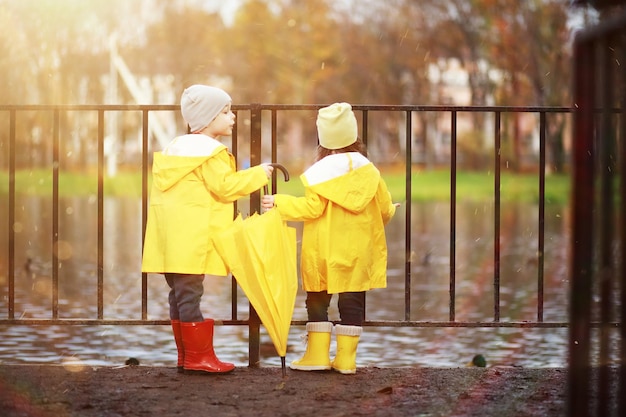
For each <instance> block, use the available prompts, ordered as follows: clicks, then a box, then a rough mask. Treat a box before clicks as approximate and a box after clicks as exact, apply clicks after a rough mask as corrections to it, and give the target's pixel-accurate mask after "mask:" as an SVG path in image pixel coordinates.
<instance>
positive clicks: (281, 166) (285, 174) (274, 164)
mask: <svg viewBox="0 0 626 417" xmlns="http://www.w3.org/2000/svg"><path fill="white" fill-rule="evenodd" d="M268 165H269V166H272V167H274V168H278V169H279V170H280V171H282V172H283V177H284V178H285V182H287V181H289V172H287V168H285V167H284V166H283V165H281V164H277V163H271V164H268ZM263 192H264V193H265V194H269V189H268V188H267V184H266V185H265V186H264V187H263Z"/></svg>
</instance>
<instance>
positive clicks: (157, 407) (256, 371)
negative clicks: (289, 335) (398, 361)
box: [0, 365, 567, 417]
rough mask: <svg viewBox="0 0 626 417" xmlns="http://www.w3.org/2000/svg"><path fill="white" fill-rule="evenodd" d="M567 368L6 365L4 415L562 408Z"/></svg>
mask: <svg viewBox="0 0 626 417" xmlns="http://www.w3.org/2000/svg"><path fill="white" fill-rule="evenodd" d="M566 378H567V372H566V370H564V369H554V368H548V369H545V368H540V369H528V368H499V367H494V368H359V369H358V370H357V373H356V374H355V375H341V374H339V373H336V372H332V371H329V372H298V371H291V370H288V371H287V376H285V377H283V376H282V372H281V369H280V368H276V367H263V368H249V367H238V368H236V369H235V370H234V371H233V372H231V373H229V374H224V375H187V374H179V373H177V372H176V369H175V368H173V367H172V368H168V367H146V366H124V367H80V366H76V365H74V366H65V367H64V366H61V365H58V366H56V365H2V366H0V410H1V412H0V414H1V415H2V416H4V417H18V416H19V417H24V416H36V417H49V416H54V417H61V416H107V417H109V416H125V417H127V416H164V417H165V416H209V415H210V416H227V417H228V416H255V417H259V416H315V417H324V416H424V417H425V416H429V417H430V416H477V417H478V416H480V417H486V416H499V417H501V416H507V417H512V416H563V415H565V414H566V397H567V396H566Z"/></svg>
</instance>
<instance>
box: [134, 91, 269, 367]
mask: <svg viewBox="0 0 626 417" xmlns="http://www.w3.org/2000/svg"><path fill="white" fill-rule="evenodd" d="M180 104H181V113H182V115H183V118H184V119H185V121H186V122H187V124H188V126H189V131H190V132H192V133H191V134H187V135H182V136H179V137H176V138H175V139H174V140H172V142H170V143H169V144H168V145H167V147H166V148H165V149H164V150H163V151H162V152H155V153H154V161H153V166H152V174H153V186H152V191H151V194H150V206H149V212H148V222H147V227H146V235H145V239H144V248H143V260H142V268H141V270H142V271H143V272H150V273H158V274H164V275H165V279H166V281H167V284H168V285H169V287H170V292H169V306H170V319H171V324H172V331H173V333H174V339H175V341H176V346H177V349H178V370H179V372H184V371H200V372H211V373H223V372H229V371H232V370H233V369H234V368H235V365H234V364H232V363H227V362H221V361H220V360H219V359H218V358H217V357H216V355H215V351H214V349H213V333H214V332H213V330H214V321H213V320H212V319H205V318H204V317H203V315H202V312H201V311H200V299H201V297H202V294H203V281H204V276H205V274H211V275H219V276H226V275H228V272H229V271H228V270H227V267H226V265H225V264H224V262H223V261H222V259H221V257H220V256H219V255H218V254H217V252H216V250H215V248H214V247H213V244H212V240H211V235H212V234H214V233H216V232H218V231H220V230H222V229H224V228H225V227H228V225H229V224H231V223H232V221H233V218H234V204H233V203H234V201H235V200H237V199H238V198H240V197H243V196H246V195H248V194H250V193H252V192H254V191H256V190H258V189H260V188H261V187H263V186H264V185H265V184H267V181H268V178H269V177H270V175H271V173H272V170H273V168H272V167H271V166H269V165H267V164H262V165H259V166H255V167H252V168H249V169H246V170H241V171H237V168H236V165H235V159H234V157H233V155H232V154H231V153H230V152H229V151H228V149H227V147H226V146H225V145H223V144H222V143H221V142H219V140H218V138H219V137H220V136H230V135H231V134H232V130H233V126H234V124H235V115H234V114H233V112H232V111H231V108H230V107H231V98H230V96H229V95H228V94H227V93H226V92H225V91H223V90H222V89H219V88H216V87H211V86H206V85H192V86H191V87H189V88H187V89H185V91H184V92H183V94H182V98H181V103H180Z"/></svg>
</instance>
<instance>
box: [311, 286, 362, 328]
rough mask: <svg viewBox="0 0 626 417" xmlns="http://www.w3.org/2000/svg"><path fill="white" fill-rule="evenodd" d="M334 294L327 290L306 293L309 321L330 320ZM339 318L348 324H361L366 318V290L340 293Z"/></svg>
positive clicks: (342, 322)
mask: <svg viewBox="0 0 626 417" xmlns="http://www.w3.org/2000/svg"><path fill="white" fill-rule="evenodd" d="M332 296H333V295H332V294H328V293H327V292H326V291H322V292H307V293H306V311H307V314H308V316H309V321H328V306H329V305H330V300H331V298H332ZM338 296H339V301H338V303H337V308H338V309H339V318H340V319H341V324H343V325H346V326H361V325H363V321H364V320H365V291H360V292H342V293H339V294H338Z"/></svg>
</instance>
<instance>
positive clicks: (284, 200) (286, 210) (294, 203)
mask: <svg viewBox="0 0 626 417" xmlns="http://www.w3.org/2000/svg"><path fill="white" fill-rule="evenodd" d="M272 203H273V204H272ZM262 204H263V207H264V208H271V207H272V206H273V207H275V208H276V209H277V210H278V212H279V213H280V215H281V217H282V218H283V220H289V221H305V220H312V219H316V218H318V217H320V216H321V215H322V213H323V212H324V210H325V209H326V205H327V204H328V200H326V199H325V198H323V197H320V195H319V194H317V193H314V192H313V191H310V190H309V189H305V192H304V197H294V196H291V195H285V194H275V195H271V196H263V202H262Z"/></svg>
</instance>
